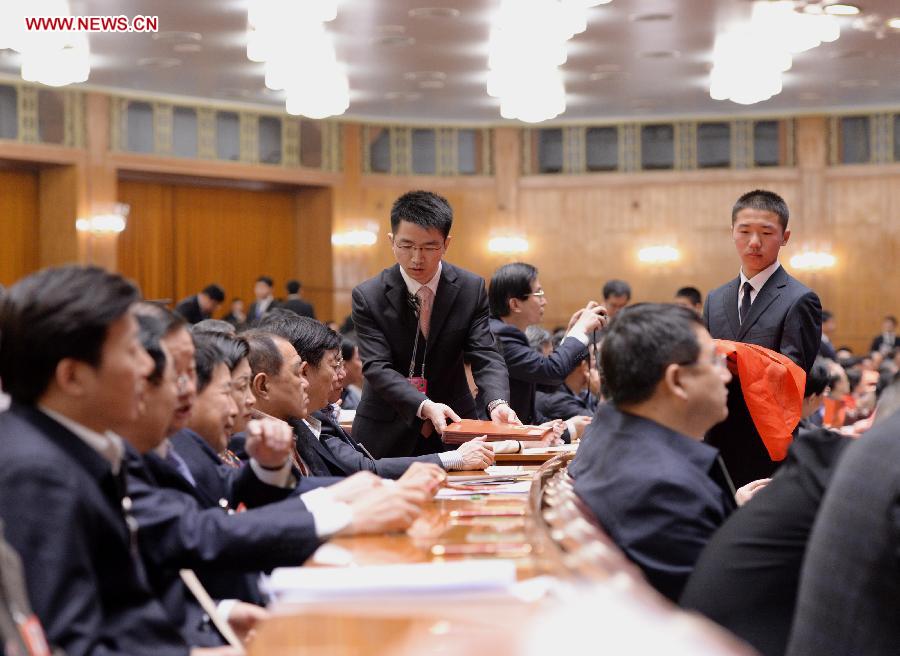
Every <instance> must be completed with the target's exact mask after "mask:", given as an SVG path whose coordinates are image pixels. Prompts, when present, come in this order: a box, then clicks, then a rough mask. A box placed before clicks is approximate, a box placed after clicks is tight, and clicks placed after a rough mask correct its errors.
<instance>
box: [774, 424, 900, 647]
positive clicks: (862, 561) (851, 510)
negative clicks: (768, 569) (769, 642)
mask: <svg viewBox="0 0 900 656" xmlns="http://www.w3.org/2000/svg"><path fill="white" fill-rule="evenodd" d="M898 432H900V413H895V414H893V415H891V416H890V417H888V419H886V420H884V422H883V423H881V424H879V425H877V426H875V428H873V429H872V430H870V431H869V432H868V433H866V435H865V436H864V437H863V438H862V439H860V440H858V441H856V442H854V443H852V444H850V446H848V447H847V449H846V450H845V452H844V456H843V458H842V459H841V461H840V463H839V464H838V467H837V471H836V472H835V473H834V477H833V478H832V480H831V485H830V486H829V488H828V491H827V492H826V493H825V499H824V500H823V501H822V507H821V508H820V510H819V514H818V516H817V518H816V522H815V525H814V526H813V531H812V537H811V538H810V541H809V545H808V546H807V549H806V558H805V560H804V564H803V571H802V574H801V576H800V594H799V598H798V601H797V612H796V614H795V616H794V629H793V632H792V634H791V639H790V642H789V643H788V650H787V653H788V655H789V656H806V655H809V656H819V655H820V654H854V655H855V654H865V656H879V655H881V654H884V655H885V656H888V655H889V654H890V655H891V656H894V655H896V654H898V653H900V622H898V621H897V608H898V607H900V560H898V557H897V554H898V552H900V465H898V463H900V440H898V439H897V437H898Z"/></svg>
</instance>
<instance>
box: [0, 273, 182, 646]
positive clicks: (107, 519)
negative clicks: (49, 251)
mask: <svg viewBox="0 0 900 656" xmlns="http://www.w3.org/2000/svg"><path fill="white" fill-rule="evenodd" d="M137 300H138V291H137V289H136V288H135V287H134V286H133V285H132V284H131V283H129V282H127V281H126V280H125V279H123V278H121V277H120V276H118V275H113V274H109V273H107V272H105V271H103V270H102V269H99V268H94V267H91V268H81V267H75V266H69V267H60V268H55V269H45V270H43V271H41V272H39V273H36V274H33V275H31V276H28V277H26V278H24V279H22V280H21V281H19V282H18V283H16V284H15V285H13V287H11V288H10V289H9V291H8V292H7V294H6V295H5V297H4V299H3V301H2V302H0V333H2V335H3V339H2V340H0V378H2V379H3V384H4V389H5V390H6V391H7V392H8V393H9V394H10V396H12V399H13V405H12V407H11V409H10V410H8V411H6V412H4V413H3V414H2V415H0V445H2V450H3V458H0V518H2V519H3V521H4V523H5V525H6V537H7V539H8V540H9V542H10V544H12V545H13V547H14V548H15V549H16V550H17V551H18V552H19V554H20V555H22V556H23V562H24V566H25V580H26V583H27V586H28V596H29V597H30V599H31V603H32V607H33V609H34V612H35V613H36V614H37V616H38V618H39V619H40V621H41V623H42V624H43V626H44V628H45V630H46V634H47V638H48V639H49V641H50V643H51V644H52V645H55V646H58V647H60V648H62V649H64V650H65V651H66V653H68V654H74V655H76V656H79V655H83V654H100V653H103V654H122V655H124V654H130V655H132V656H139V655H141V654H146V655H147V656H151V655H154V656H162V655H163V654H173V655H175V654H177V655H179V656H183V655H185V654H187V653H188V650H189V648H188V645H187V643H186V642H185V641H184V640H183V639H182V637H181V636H180V635H179V633H178V631H177V630H176V628H175V627H174V626H173V625H172V624H171V622H170V621H169V619H168V617H167V615H166V612H165V610H164V609H163V607H162V605H161V604H160V603H159V601H158V600H157V599H156V598H155V596H154V595H153V592H152V591H151V590H150V588H149V587H148V585H147V583H146V575H145V572H144V568H143V564H142V562H141V560H140V558H139V557H138V555H137V553H136V551H135V535H134V529H133V527H132V522H133V520H132V519H130V518H129V516H128V506H129V505H130V503H129V502H128V497H127V491H126V488H125V485H124V480H123V474H124V465H123V462H122V458H123V445H122V441H121V439H120V438H119V437H118V436H117V435H115V434H114V433H112V430H113V429H114V428H115V427H116V426H118V425H120V424H123V423H127V422H131V421H134V420H135V419H136V417H137V416H138V413H139V411H140V404H141V393H142V389H143V387H144V385H145V377H146V375H147V374H148V373H149V372H150V370H151V368H152V366H153V363H152V362H151V360H150V358H149V357H148V356H147V353H146V352H145V351H144V350H143V349H142V348H141V345H140V343H139V341H138V330H137V324H136V322H135V320H134V317H133V316H132V314H131V308H132V306H133V305H134V303H135V302H136V301H137Z"/></svg>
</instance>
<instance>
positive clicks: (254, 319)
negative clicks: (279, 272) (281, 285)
mask: <svg viewBox="0 0 900 656" xmlns="http://www.w3.org/2000/svg"><path fill="white" fill-rule="evenodd" d="M274 285H275V282H274V281H273V280H272V279H271V278H270V277H269V276H260V277H259V278H257V279H256V283H254V285H253V295H254V296H255V297H256V300H255V301H253V302H252V303H251V304H250V309H249V310H248V311H247V323H248V324H250V325H251V326H254V325H256V324H257V323H259V320H260V319H262V318H263V315H265V314H266V312H268V311H269V310H272V309H274V308H277V307H278V301H276V300H275V297H274V296H273V295H272V289H273V287H274Z"/></svg>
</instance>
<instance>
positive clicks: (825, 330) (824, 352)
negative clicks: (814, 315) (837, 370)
mask: <svg viewBox="0 0 900 656" xmlns="http://www.w3.org/2000/svg"><path fill="white" fill-rule="evenodd" d="M836 323H837V321H836V320H835V318H834V315H833V314H832V313H831V312H829V311H828V310H822V343H821V344H819V355H821V356H822V357H823V358H828V359H829V360H834V361H835V362H837V350H835V348H834V344H833V343H832V341H831V336H832V335H833V334H834V331H835V329H836V325H835V324H836Z"/></svg>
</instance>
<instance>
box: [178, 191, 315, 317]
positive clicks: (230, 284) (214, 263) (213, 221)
mask: <svg viewBox="0 0 900 656" xmlns="http://www.w3.org/2000/svg"><path fill="white" fill-rule="evenodd" d="M173 218H174V224H175V249H174V252H173V254H172V256H173V258H174V263H175V297H176V299H180V298H183V297H185V296H188V295H190V294H194V293H196V292H198V291H199V290H201V289H202V288H203V287H205V286H206V285H207V284H209V283H211V282H216V283H218V284H220V285H222V286H223V287H224V288H225V293H226V294H227V296H228V300H230V299H231V297H234V296H239V297H241V298H243V299H244V301H245V303H247V304H248V306H249V303H250V302H251V301H252V299H253V282H254V280H256V278H257V277H258V276H259V275H261V274H265V275H268V276H271V277H272V278H273V279H274V281H275V293H276V296H283V295H284V283H285V281H287V280H288V279H290V278H293V277H295V276H297V275H298V273H297V270H296V266H295V252H296V231H295V226H294V221H295V194H294V193H293V192H274V191H246V190H241V189H220V188H202V187H188V186H180V185H179V186H175V187H174V190H173ZM224 309H225V308H224V307H223V310H224ZM222 314H224V312H223V313H222Z"/></svg>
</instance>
